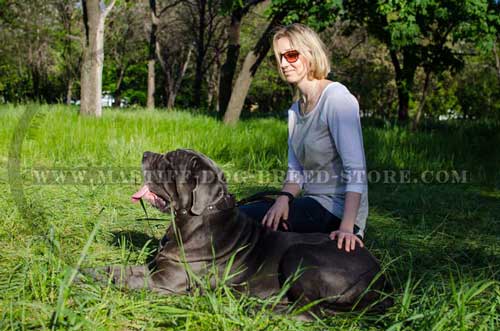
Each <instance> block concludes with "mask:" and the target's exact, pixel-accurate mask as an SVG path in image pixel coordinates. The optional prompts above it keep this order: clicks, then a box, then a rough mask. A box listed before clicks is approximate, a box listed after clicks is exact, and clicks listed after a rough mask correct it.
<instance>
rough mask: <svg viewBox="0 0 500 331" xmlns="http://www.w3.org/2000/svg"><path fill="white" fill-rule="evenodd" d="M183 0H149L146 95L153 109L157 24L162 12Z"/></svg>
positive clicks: (149, 106) (148, 104)
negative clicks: (164, 0)
mask: <svg viewBox="0 0 500 331" xmlns="http://www.w3.org/2000/svg"><path fill="white" fill-rule="evenodd" d="M183 1H184V0H175V1H170V2H167V3H165V4H161V3H159V1H157V0H149V11H150V16H151V29H150V31H149V52H148V97H147V102H146V104H147V108H148V109H153V108H154V107H155V90H156V79H155V68H156V56H157V54H158V53H159V52H161V51H158V50H157V46H158V42H157V35H158V25H159V24H160V20H161V18H162V16H163V15H164V14H166V13H167V12H168V11H169V10H170V9H172V8H174V7H176V6H177V5H178V4H180V3H181V2H183Z"/></svg>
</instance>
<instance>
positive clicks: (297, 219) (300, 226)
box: [288, 197, 341, 233]
mask: <svg viewBox="0 0 500 331" xmlns="http://www.w3.org/2000/svg"><path fill="white" fill-rule="evenodd" d="M340 222H341V220H340V218H338V217H337V216H335V215H333V214H332V213H330V212H329V211H328V210H326V209H325V208H324V207H323V206H322V205H321V204H320V203H319V202H317V201H316V200H314V199H313V198H309V197H304V198H298V199H295V200H293V202H292V205H291V206H290V213H289V216H288V223H289V226H290V231H293V232H302V233H305V232H323V233H330V232H332V231H335V230H337V229H338V228H339V226H340Z"/></svg>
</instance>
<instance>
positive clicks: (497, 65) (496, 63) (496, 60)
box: [493, 39, 500, 82]
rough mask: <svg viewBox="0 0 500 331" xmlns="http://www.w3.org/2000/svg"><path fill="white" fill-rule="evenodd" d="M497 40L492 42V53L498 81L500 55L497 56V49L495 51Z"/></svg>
mask: <svg viewBox="0 0 500 331" xmlns="http://www.w3.org/2000/svg"><path fill="white" fill-rule="evenodd" d="M497 40H498V39H496V40H495V42H494V43H493V54H494V55H495V65H496V67H497V76H498V82H500V57H499V56H498V51H497Z"/></svg>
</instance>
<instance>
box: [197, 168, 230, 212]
mask: <svg viewBox="0 0 500 331" xmlns="http://www.w3.org/2000/svg"><path fill="white" fill-rule="evenodd" d="M195 178H196V187H195V188H194V190H193V206H192V207H191V212H192V213H193V214H195V215H201V213H202V212H203V211H204V210H205V208H207V206H208V205H210V204H213V203H215V202H217V201H218V200H219V199H220V197H222V196H223V195H224V188H223V187H222V185H220V183H219V180H218V178H217V175H216V174H214V173H213V172H212V171H202V172H201V173H199V174H198V175H197V176H196V177H195Z"/></svg>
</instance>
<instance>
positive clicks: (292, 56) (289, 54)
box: [280, 50, 300, 63]
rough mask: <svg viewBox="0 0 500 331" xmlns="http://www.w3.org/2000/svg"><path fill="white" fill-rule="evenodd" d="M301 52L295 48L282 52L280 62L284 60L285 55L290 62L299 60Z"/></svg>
mask: <svg viewBox="0 0 500 331" xmlns="http://www.w3.org/2000/svg"><path fill="white" fill-rule="evenodd" d="M299 54H300V53H299V52H297V51H295V50H292V51H288V52H285V53H283V54H281V57H280V62H282V61H283V57H284V58H285V59H286V60H287V62H288V63H294V62H297V60H298V59H299Z"/></svg>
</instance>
